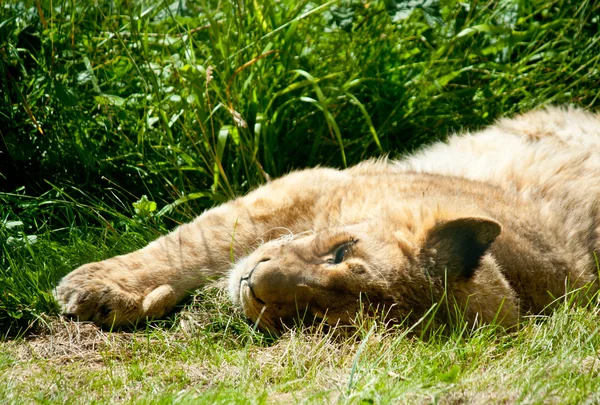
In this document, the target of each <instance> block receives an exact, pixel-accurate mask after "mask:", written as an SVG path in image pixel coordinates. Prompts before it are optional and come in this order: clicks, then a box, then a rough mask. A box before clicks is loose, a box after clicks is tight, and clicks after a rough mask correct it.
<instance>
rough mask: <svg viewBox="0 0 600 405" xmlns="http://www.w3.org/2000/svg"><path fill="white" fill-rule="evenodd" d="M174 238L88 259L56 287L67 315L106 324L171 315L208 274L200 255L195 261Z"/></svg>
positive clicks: (165, 238) (119, 323) (107, 325)
mask: <svg viewBox="0 0 600 405" xmlns="http://www.w3.org/2000/svg"><path fill="white" fill-rule="evenodd" d="M176 232H177V231H176ZM176 232H175V233H176ZM173 239H175V240H177V239H178V238H177V237H176V235H168V236H166V237H163V238H161V239H159V240H157V241H155V242H153V243H151V244H150V245H148V246H147V247H145V248H144V249H141V250H138V251H136V252H133V253H130V254H128V255H124V256H118V257H114V258H111V259H108V260H104V261H101V262H96V263H88V264H85V265H83V266H81V267H79V268H77V269H76V270H74V271H73V272H71V273H70V274H68V275H67V276H66V277H65V278H63V279H62V281H61V282H60V284H59V285H58V287H57V288H56V298H57V299H58V301H59V303H60V304H61V307H62V311H63V313H65V314H67V315H69V316H73V317H77V318H78V319H79V320H82V321H87V320H90V321H93V322H94V323H96V324H98V325H102V326H104V327H112V326H117V325H123V324H127V323H132V322H135V321H137V320H138V319H145V318H158V317H161V316H163V315H164V314H165V313H168V312H169V311H170V310H171V309H172V308H173V307H174V306H175V304H176V303H177V302H178V301H180V300H181V299H182V298H184V297H185V296H186V295H187V294H188V293H189V291H190V290H193V289H194V288H197V287H198V286H201V285H202V284H204V283H205V282H206V280H207V277H206V276H207V275H208V274H207V273H209V272H207V271H202V269H201V266H202V264H203V263H202V258H201V257H197V258H196V260H194V258H193V257H190V255H189V254H186V253H185V252H183V251H182V249H181V247H179V248H177V247H176V246H175V244H176V243H174V242H175V241H174V240H173ZM169 245H171V246H170V248H169ZM188 250H189V249H188ZM177 251H179V252H180V254H179V257H178V254H177Z"/></svg>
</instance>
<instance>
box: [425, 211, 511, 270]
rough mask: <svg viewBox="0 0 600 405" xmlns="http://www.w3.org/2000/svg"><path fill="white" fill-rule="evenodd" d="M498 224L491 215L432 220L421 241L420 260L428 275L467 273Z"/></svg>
mask: <svg viewBox="0 0 600 405" xmlns="http://www.w3.org/2000/svg"><path fill="white" fill-rule="evenodd" d="M501 230H502V227H501V226H500V224H499V223H498V222H496V221H494V220H493V219H489V218H483V217H465V218H458V219H453V220H448V221H444V222H440V223H437V224H435V225H434V226H433V227H432V228H431V229H430V230H429V231H428V232H427V236H426V238H425V241H424V246H423V250H422V252H423V254H424V255H425V257H424V259H425V260H427V263H424V265H425V267H426V268H427V270H428V271H429V272H430V273H432V274H431V275H437V276H443V275H444V273H445V272H446V274H447V275H448V276H449V277H452V278H456V277H465V278H468V277H471V276H472V275H473V273H474V271H475V269H476V268H477V267H478V266H479V263H480V262H481V258H482V257H483V255H484V254H485V252H486V251H487V249H488V248H489V247H490V245H491V244H492V242H494V240H495V239H496V237H497V236H498V235H500V231H501Z"/></svg>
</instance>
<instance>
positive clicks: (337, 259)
mask: <svg viewBox="0 0 600 405" xmlns="http://www.w3.org/2000/svg"><path fill="white" fill-rule="evenodd" d="M349 250H350V244H348V243H346V244H343V245H342V246H340V247H339V248H337V249H336V251H335V252H334V253H333V258H331V259H329V260H327V263H329V264H340V263H341V262H343V261H344V259H345V258H346V254H347V253H348V251H349Z"/></svg>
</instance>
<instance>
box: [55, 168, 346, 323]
mask: <svg viewBox="0 0 600 405" xmlns="http://www.w3.org/2000/svg"><path fill="white" fill-rule="evenodd" d="M345 181H348V176H347V175H346V174H342V173H340V172H338V171H335V170H331V169H312V170H308V171H304V172H296V173H293V174H290V175H288V176H285V177H284V178H281V179H279V180H275V181H273V182H271V183H269V184H267V185H265V186H262V187H260V188H258V189H257V190H255V191H253V192H251V193H250V194H248V195H247V196H245V197H241V198H238V199H237V200H234V201H231V202H229V203H227V204H224V205H221V206H219V207H215V208H213V209H211V210H208V211H206V212H205V213H204V214H202V215H200V216H199V217H198V218H196V219H195V220H194V221H193V222H191V223H189V224H185V225H182V226H180V227H179V228H177V229H176V230H175V231H173V232H171V233H170V234H168V235H165V236H163V237H161V238H159V239H157V240H156V241H154V242H152V243H150V244H149V245H148V246H146V247H145V248H143V249H141V250H138V251H136V252H133V253H130V254H128V255H124V256H117V257H114V258H112V259H108V260H104V261H101V262H96V263H89V264H86V265H83V266H81V267H79V268H78V269H76V270H74V271H73V272H72V273H70V274H68V275H67V276H66V277H65V278H64V279H63V280H62V281H61V282H60V284H59V285H58V287H57V289H56V296H57V299H58V301H59V303H60V304H61V307H62V309H63V312H64V313H66V314H69V315H72V316H75V317H77V318H79V319H80V320H92V321H94V322H95V323H96V324H99V325H103V326H105V327H111V326H116V325H122V324H126V323H130V322H135V321H137V320H138V319H144V318H156V317H160V316H162V315H164V314H165V313H167V312H169V311H170V310H171V309H172V308H173V307H174V306H175V304H176V303H177V302H178V301H180V300H181V299H183V298H184V297H185V296H186V295H188V294H189V293H190V292H191V291H193V290H194V289H196V288H198V287H200V286H202V285H204V284H206V282H207V281H209V280H210V279H213V278H215V277H220V276H224V275H225V274H226V273H227V271H228V270H229V269H230V268H231V266H232V264H233V263H232V262H231V261H232V259H233V260H234V261H235V260H236V259H238V258H241V257H244V256H246V255H248V254H249V253H250V252H252V250H253V249H254V248H255V247H256V246H257V245H258V243H259V242H260V241H268V240H270V239H273V238H277V237H279V236H281V235H282V234H288V233H292V234H295V233H298V232H304V231H306V230H310V229H313V227H314V223H316V222H318V221H317V219H316V218H317V217H318V215H317V213H319V212H321V209H320V208H319V203H318V202H319V201H320V200H321V199H325V200H327V193H326V192H325V190H328V189H331V188H332V187H334V186H338V187H339V186H340V184H342V183H343V182H345ZM326 217H327V218H330V217H331V215H327V216H326Z"/></svg>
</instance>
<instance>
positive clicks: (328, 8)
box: [0, 0, 600, 404]
mask: <svg viewBox="0 0 600 405" xmlns="http://www.w3.org/2000/svg"><path fill="white" fill-rule="evenodd" d="M599 32H600V4H598V3H597V2H594V1H567V0H554V1H551V0H534V1H518V0H513V1H508V0H507V1H489V0H484V1H473V2H458V1H454V0H447V1H436V0H423V1H418V0H417V1H410V2H406V1H399V0H387V1H372V2H366V1H365V2H361V1H350V0H348V1H330V2H309V1H291V0H282V1H279V2H273V1H265V0H246V1H242V0H234V1H208V0H207V1H187V2H185V1H182V2H179V1H177V2H172V3H171V2H158V1H142V0H134V1H113V2H108V1H98V2H89V1H80V0H71V1H66V0H58V1H56V0H55V1H53V2H49V1H47V0H36V1H30V0H26V1H15V0H9V1H5V2H3V3H2V5H1V6H0V340H4V341H5V342H3V343H0V345H1V346H0V399H1V398H7V399H8V400H9V401H10V402H27V403H30V402H43V403H45V402H88V400H90V401H92V400H95V401H99V402H106V401H109V400H110V401H113V400H114V401H124V402H136V401H138V400H139V401H141V402H154V401H158V400H159V399H160V400H162V401H164V402H170V401H171V400H175V399H176V400H179V401H182V402H194V403H195V402H196V400H197V398H196V397H197V396H202V398H203V400H205V401H206V402H210V403H212V402H219V401H222V402H227V403H229V402H235V400H236V399H237V400H238V402H244V403H245V402H258V403H261V402H265V401H267V400H268V398H270V400H271V401H272V402H278V401H279V400H281V401H288V402H296V401H300V400H306V401H308V402H330V401H337V400H339V401H341V402H350V403H361V401H362V403H367V404H368V403H394V402H396V401H397V400H398V399H402V400H403V401H407V402H419V403H422V402H436V401H438V400H439V401H440V402H446V403H462V402H469V401H471V402H480V403H485V402H487V401H488V400H489V399H490V398H494V399H496V400H497V401H498V402H502V401H503V399H505V400H506V401H505V402H525V403H540V402H556V403H575V402H581V401H587V402H597V401H598V398H597V396H596V397H595V396H594V395H596V394H595V392H597V391H598V384H599V381H600V380H599V379H598V377H597V347H598V336H597V327H596V325H595V322H594V318H595V316H597V309H596V308H588V309H585V310H577V309H572V308H569V307H565V308H564V309H562V310H559V313H558V314H556V315H554V316H553V317H551V318H550V319H549V320H546V321H544V322H534V321H531V322H528V323H527V324H526V325H525V327H524V328H523V330H522V331H520V332H518V333H515V334H512V335H509V336H505V335H503V336H498V335H497V334H495V333H491V332H490V331H485V330H483V331H477V332H475V333H474V334H472V335H471V336H470V337H469V338H464V337H463V336H461V335H460V333H455V334H451V336H446V337H444V338H442V337H439V338H432V339H430V340H428V341H427V342H423V341H420V340H418V339H412V338H407V337H405V336H404V335H403V334H402V332H400V331H391V332H388V333H384V332H383V331H382V330H381V329H382V328H381V327H380V328H378V329H376V330H374V331H373V333H372V334H371V335H370V336H369V338H368V339H366V340H363V339H361V338H356V337H351V338H348V339H347V340H344V339H342V340H340V339H339V338H336V337H332V336H331V335H328V334H324V335H323V334H318V333H317V334H316V335H314V334H310V333H304V332H301V331H298V332H293V333H290V334H287V335H285V336H284V337H282V338H281V339H278V340H273V339H270V338H268V337H266V336H263V335H261V334H258V333H256V332H254V331H253V330H252V327H251V326H250V325H247V324H246V323H245V322H244V320H243V318H242V317H241V316H240V315H239V314H234V315H231V312H232V308H231V305H230V304H228V303H227V302H226V300H223V299H220V298H219V299H217V298H214V297H213V296H211V295H210V294H216V293H204V294H209V295H208V297H209V298H208V299H207V300H206V301H203V300H202V299H197V301H196V303H194V304H193V305H192V307H190V308H188V309H187V310H186V311H185V312H184V314H180V315H179V317H176V318H175V319H172V320H171V321H170V322H169V323H166V324H164V325H163V324H156V325H153V326H152V327H149V328H148V329H144V328H142V330H138V331H136V332H132V333H123V332H122V333H117V334H112V333H104V332H100V331H97V330H96V329H93V328H92V327H91V326H80V325H76V324H70V323H67V324H64V325H63V324H61V321H57V318H56V314H57V307H56V303H55V302H54V300H53V298H52V295H51V289H52V287H53V286H54V285H55V284H56V282H57V281H58V280H59V279H60V277H62V276H63V275H64V274H66V273H67V272H68V271H70V270H72V269H73V268H75V267H77V266H78V265H80V264H83V263H86V262H88V261H92V260H99V259H102V258H106V257H110V256H113V255H115V254H119V253H125V252H128V251H131V250H134V249H136V248H139V247H141V246H143V245H144V244H146V243H147V242H148V241H150V240H152V239H154V238H156V237H157V236H158V235H160V234H163V233H165V232H167V231H168V230H169V229H171V228H172V227H173V226H175V225H176V224H177V223H180V222H182V221H186V220H189V219H191V218H192V217H193V216H195V215H197V214H198V213H199V212H201V211H202V210H203V209H206V208H208V207H211V206H213V205H215V204H218V203H220V202H222V201H225V200H227V199H229V198H231V197H233V196H235V195H239V194H242V193H244V192H246V191H247V190H249V189H251V188H253V187H255V186H257V185H259V184H261V183H263V182H264V181H265V180H266V179H268V178H270V177H276V176H279V175H282V174H284V173H286V172H288V171H289V170H292V169H294V168H300V167H306V166H314V165H317V164H320V165H329V166H335V167H344V166H348V165H352V164H354V163H356V162H359V161H361V160H363V159H366V158H369V157H373V156H381V155H383V154H389V155H390V156H391V157H399V156H401V155H402V154H403V153H406V152H409V151H411V150H413V149H415V148H416V147H418V146H419V145H421V144H423V143H427V142H432V141H434V140H437V139H443V138H444V137H445V136H447V135H448V134H449V133H451V132H453V131H462V130H465V129H477V128H480V127H482V126H484V125H486V124H489V123H491V122H493V120H494V119H496V118H497V117H500V116H509V115H512V114H514V113H517V112H521V111H527V110H530V109H532V108H535V107H538V106H542V105H546V104H564V103H572V104H575V105H579V106H582V107H584V108H587V109H591V110H596V109H597V108H598V105H599V101H598V94H599V93H598V88H599V86H600V70H599V69H600V67H599V59H600V33H599ZM143 196H146V198H144V197H143ZM136 202H139V203H138V204H136V205H134V203H136ZM202 297H204V296H203V295H201V296H200V298H202ZM213 299H216V303H215V304H214V305H212V304H211V305H208V304H207V302H211V301H212V300H213ZM186 316H187V317H191V319H192V321H189V322H187V323H186V322H184V320H185V319H186V318H185V317H186ZM186 325H187V326H186ZM190 325H195V326H190ZM50 327H52V328H53V329H52V331H53V332H50ZM77 328H83V329H82V331H77ZM186 328H192V329H186ZM368 330H369V328H365V330H362V332H359V333H362V337H364V336H366V335H367V331H368ZM80 333H84V335H85V336H84V337H83V338H82V339H83V340H82V341H81V342H83V343H85V344H84V345H83V346H84V347H83V348H81V347H80V345H78V344H77V341H76V340H73V339H75V337H76V336H79V335H78V334H80ZM88 335H89V336H88ZM15 336H20V339H17V340H14V337H15ZM35 336H37V337H35ZM23 339H31V340H23ZM53 339H55V340H56V341H57V342H59V343H60V342H62V343H60V344H58V343H57V344H55V343H56V342H54V341H53ZM61 339H62V340H61ZM363 341H364V342H366V343H365V344H364V345H361V342H363ZM53 342H54V343H53ZM64 342H67V343H64ZM61 350H62V352H61ZM77 350H82V353H83V355H81V356H78V354H77V353H78V352H77ZM359 351H360V356H358V357H357V355H358V354H359ZM355 359H357V360H356V361H355ZM182 370H184V371H182ZM351 370H354V372H352V371H351ZM351 375H352V377H351ZM350 379H352V384H349V381H350ZM144 398H145V399H144ZM370 401H372V402H370Z"/></svg>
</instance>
